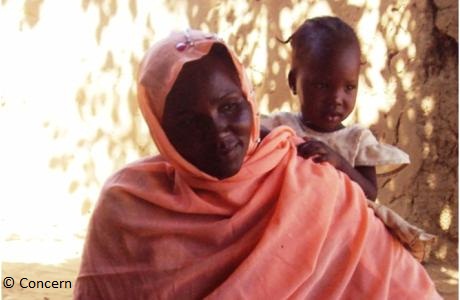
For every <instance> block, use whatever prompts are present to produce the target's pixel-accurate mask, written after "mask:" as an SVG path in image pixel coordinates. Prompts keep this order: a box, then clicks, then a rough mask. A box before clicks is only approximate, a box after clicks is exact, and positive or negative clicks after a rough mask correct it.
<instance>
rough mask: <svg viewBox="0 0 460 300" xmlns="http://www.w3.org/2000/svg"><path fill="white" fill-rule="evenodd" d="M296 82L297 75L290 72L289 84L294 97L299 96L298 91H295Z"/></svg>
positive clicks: (292, 71)
mask: <svg viewBox="0 0 460 300" xmlns="http://www.w3.org/2000/svg"><path fill="white" fill-rule="evenodd" d="M295 82H296V74H295V71H294V70H290V71H289V74H288V84H289V88H290V89H291V91H292V93H293V94H294V95H297V91H296V89H295Z"/></svg>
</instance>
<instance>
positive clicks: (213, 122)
mask: <svg viewBox="0 0 460 300" xmlns="http://www.w3.org/2000/svg"><path fill="white" fill-rule="evenodd" d="M161 124H162V127H163V129H164V131H165V133H166V135H167V136H168V138H169V140H170V142H171V144H172V145H173V146H174V147H175V148H176V150H177V151H178V152H179V154H180V155H181V156H182V157H184V158H185V159H186V160H187V161H188V162H190V163H191V164H193V165H194V166H195V167H197V168H198V169H200V170H201V171H203V172H205V173H207V174H209V175H212V176H214V177H217V178H219V179H223V178H227V177H230V176H232V175H235V174H236V173H237V172H238V171H239V170H240V168H241V165H242V163H243V159H244V156H245V155H246V151H247V149H248V145H249V139H250V134H251V129H252V126H253V121H252V111H251V106H250V104H249V103H248V101H247V100H246V97H245V96H244V95H243V91H242V89H241V85H240V82H239V79H238V75H237V74H236V71H235V70H234V68H233V67H232V66H229V65H228V64H225V63H224V62H223V61H222V60H219V59H216V58H213V57H212V56H206V57H204V58H202V59H200V60H198V61H195V62H192V63H188V64H186V65H184V67H183V69H182V70H181V72H180V74H179V77H178V79H177V81H176V82H175V84H174V86H173V88H172V90H171V92H170V93H169V94H168V97H167V100H166V104H165V108H164V112H163V119H162V122H161Z"/></svg>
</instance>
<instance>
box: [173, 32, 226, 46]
mask: <svg viewBox="0 0 460 300" xmlns="http://www.w3.org/2000/svg"><path fill="white" fill-rule="evenodd" d="M184 36H185V42H179V43H177V44H176V50H177V51H179V52H182V51H185V50H186V49H187V48H189V47H194V46H195V41H194V40H192V38H191V37H190V29H186V30H185V31H184ZM204 38H205V39H207V40H211V39H216V40H220V39H219V38H217V36H216V35H215V34H212V33H208V34H205V36H204Z"/></svg>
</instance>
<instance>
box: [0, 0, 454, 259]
mask: <svg viewBox="0 0 460 300" xmlns="http://www.w3.org/2000/svg"><path fill="white" fill-rule="evenodd" d="M457 5H458V4H457ZM325 14H333V15H337V16H339V17H341V18H342V19H344V20H345V21H346V22H348V23H349V24H350V25H352V26H353V27H354V28H356V31H357V33H358V35H359V38H360V41H361V44H362V49H363V51H362V52H363V55H362V60H363V67H362V72H361V78H360V88H359V95H358V102H357V108H356V109H355V111H354V113H353V114H352V115H351V116H350V117H349V119H348V120H347V122H348V123H352V122H359V123H361V124H363V125H365V126H371V128H372V130H373V131H374V132H375V133H376V135H377V137H378V138H379V139H380V140H382V141H384V142H387V143H390V144H394V145H397V146H398V147H400V148H402V149H403V150H405V151H407V152H408V153H409V154H410V156H411V160H412V162H411V164H410V165H409V166H408V167H407V168H405V169H404V170H403V171H401V172H400V173H398V174H397V175H395V176H392V177H386V178H381V179H379V186H380V192H379V200H380V201H381V202H383V203H386V204H388V205H390V206H391V207H393V208H395V209H396V210H397V211H398V212H399V213H400V214H402V215H403V216H404V217H407V218H408V219H410V220H411V221H412V222H415V223H416V224H418V225H420V226H423V227H425V228H426V229H428V230H429V231H431V232H434V233H436V234H438V235H439V236H440V243H439V245H438V247H437V248H436V249H435V250H436V251H435V252H434V256H435V257H436V258H438V259H447V258H449V257H450V256H456V247H455V245H453V244H452V241H455V240H456V238H457V231H458V229H457V220H458V216H457V196H458V195H457V194H458V191H457V188H456V185H455V184H456V182H457V175H456V174H457V152H458V149H457V126H458V124H457V115H458V113H457V106H456V105H457V103H456V99H457V98H458V93H457V87H458V84H457V80H458V75H457V72H456V70H458V63H457V60H456V59H457V58H458V56H457V57H456V56H455V54H454V52H455V51H458V42H457V41H456V37H455V36H453V35H452V34H453V33H452V32H454V33H455V32H456V31H455V30H453V31H452V28H453V27H455V26H454V25H452V24H450V23H445V22H444V23H442V22H440V21H439V18H438V14H441V13H439V12H438V11H437V7H436V5H434V4H433V1H431V0H427V1H415V0H412V1H406V0H404V1H402V0H401V1H389V0H380V1H371V0H348V1H326V0H323V1H321V0H319V1H297V0H287V1H275V0H267V1H242V0H235V1H217V0H214V1H211V0H210V1H202V0H190V1H185V0H179V1H173V0H163V1H147V0H129V1H119V0H81V1H60V0H22V1H17V0H1V2H0V35H1V36H2V37H3V38H4V40H5V41H8V42H7V43H4V44H3V45H2V47H0V65H1V66H2V67H1V69H0V126H1V127H2V128H3V129H4V130H2V131H1V132H0V139H1V140H2V142H3V143H6V148H4V149H3V150H2V154H3V155H2V156H1V157H0V165H1V166H2V171H0V172H1V174H2V179H3V178H5V179H6V181H7V184H6V185H5V186H4V187H2V190H1V192H0V193H1V194H0V197H1V198H2V200H3V199H7V200H6V201H7V210H8V212H7V213H3V214H2V216H1V222H2V224H1V226H2V227H3V234H4V235H5V238H6V239H8V240H9V241H15V240H20V239H24V238H29V239H31V240H36V241H37V242H40V241H41V240H46V239H48V238H49V237H51V236H56V235H58V236H60V237H61V238H62V239H63V240H65V239H69V240H70V239H72V238H73V237H74V236H75V235H77V236H79V237H82V236H84V232H85V231H84V229H85V226H86V222H87V220H88V216H89V215H90V212H91V211H92V209H93V207H94V203H95V201H96V200H97V197H98V194H99V191H100V189H101V187H102V184H103V183H104V182H105V180H106V179H107V178H108V176H110V174H112V173H113V172H114V171H115V170H116V169H119V168H121V167H122V166H123V165H125V164H126V163H128V162H131V161H134V160H136V159H138V158H140V157H142V156H146V155H150V154H154V153H156V150H155V147H154V145H153V144H152V142H151V140H150V137H149V133H148V129H147V127H146V126H145V125H144V123H143V121H142V117H141V115H140V112H139V110H138V107H137V101H136V83H135V78H136V73H137V70H138V65H139V62H140V61H141V59H142V57H143V55H144V53H145V51H146V50H147V49H148V47H150V45H152V43H153V42H154V41H156V40H158V39H160V38H162V37H164V36H166V35H167V34H168V33H169V32H170V31H171V30H173V29H185V28H187V27H193V28H199V29H203V30H207V31H213V32H217V33H218V35H219V36H220V37H222V38H223V39H224V40H225V41H227V42H228V43H229V44H230V45H231V46H232V47H233V48H234V49H235V51H236V52H237V54H238V55H239V57H240V58H241V59H242V61H243V63H244V64H245V65H246V66H247V68H248V73H249V75H250V78H251V79H252V81H253V84H254V88H255V91H256V95H257V98H258V100H259V104H260V105H259V108H260V112H262V113H270V112H274V111H278V110H284V111H297V110H298V109H299V105H298V103H297V101H296V98H295V97H294V96H293V95H292V94H291V92H290V90H289V87H288V85H287V80H286V78H287V74H288V72H289V68H290V59H289V58H290V46H289V45H285V44H283V43H281V42H280V41H279V40H286V39H287V38H288V37H289V36H290V35H291V34H292V33H293V32H294V31H295V29H296V28H297V27H298V26H299V25H300V24H301V23H302V22H303V21H304V20H305V19H306V18H310V17H315V16H321V15H325ZM442 14H443V16H445V13H444V12H443V13H442ZM441 23H442V24H444V25H443V26H444V27H442V28H441V27H436V26H440V25H439V24H441ZM435 24H438V25H436V26H435ZM446 28H447V29H446ZM446 32H447V33H446ZM455 47H457V48H455ZM454 71H455V72H454ZM4 201H5V200H4ZM24 220H27V222H25V221H24ZM69 243H70V242H69ZM74 248H75V247H74ZM74 248H72V249H74ZM77 248H78V247H77ZM11 249H12V250H11ZM11 249H10V250H11V251H10V252H9V254H8V255H13V254H14V253H13V252H15V250H14V249H13V248H11ZM15 249H16V248H15ZM18 249H19V246H18ZM72 249H70V250H69V252H72V251H75V250H72ZM16 252H17V251H16ZM72 253H74V252H72ZM74 254H75V253H74ZM69 255H70V254H69ZM25 256H27V253H25V254H24V256H21V259H22V260H23V261H26V260H27V258H26V257H25Z"/></svg>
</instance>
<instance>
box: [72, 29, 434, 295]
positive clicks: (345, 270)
mask: <svg viewBox="0 0 460 300" xmlns="http://www.w3.org/2000/svg"><path fill="white" fill-rule="evenodd" d="M185 38H190V39H192V41H193V45H192V46H190V47H192V48H193V47H195V48H193V49H192V50H190V51H191V52H190V53H189V52H187V51H188V50H185V51H183V52H180V51H177V50H176V49H175V46H176V45H177V43H178V42H181V41H184V39H185ZM186 41H188V39H186ZM213 43H220V41H218V40H216V39H214V38H209V37H208V36H206V35H204V34H202V33H200V32H197V31H189V32H188V34H187V35H186V36H185V37H184V34H182V33H175V34H173V35H171V36H170V37H169V38H168V39H166V40H164V41H162V42H161V44H160V46H157V47H159V48H153V50H152V51H151V52H149V54H148V56H147V58H146V59H147V61H144V62H143V64H142V67H141V76H140V89H139V91H140V92H139V98H140V99H139V100H140V103H141V109H142V112H143V114H144V117H145V118H146V121H147V123H148V125H149V128H150V131H151V134H152V136H153V138H154V140H155V141H156V143H157V145H158V146H159V149H160V153H161V155H160V156H157V157H151V158H146V159H143V160H141V161H138V162H135V163H133V164H130V165H128V166H126V167H125V168H123V169H122V170H120V171H119V172H117V173H116V174H115V175H113V176H112V177H111V178H110V179H109V180H108V181H107V182H106V184H105V186H104V188H103V190H102V192H101V196H100V199H99V201H98V204H97V206H96V208H95V211H94V213H93V216H92V219H91V223H90V227H89V232H88V236H87V240H86V244H85V249H84V255H83V260H82V265H81V269H80V273H79V277H78V280H77V284H76V287H75V291H74V295H75V298H77V299H203V298H209V299H363V298H365V299H438V298H440V297H439V296H438V294H437V293H436V291H435V288H434V286H433V283H432V281H431V280H430V278H429V277H428V276H427V274H426V272H425V270H424V269H423V267H422V266H421V265H420V264H419V263H418V262H416V261H415V260H414V259H413V258H412V256H411V255H410V254H409V253H408V252H407V251H406V250H404V249H403V247H402V246H401V245H400V244H399V243H398V242H397V241H396V240H395V239H394V238H393V237H392V236H391V235H390V234H389V233H388V232H387V231H386V229H385V227H384V225H383V224H382V223H381V222H380V221H379V220H378V219H377V218H376V217H375V216H374V214H373V212H372V210H370V209H369V208H368V207H367V204H366V200H365V197H364V195H363V193H362V192H361V190H360V188H359V187H358V186H357V185H356V184H354V183H353V182H351V181H350V180H349V179H348V178H347V177H346V176H345V175H344V174H342V173H340V172H338V171H337V170H335V169H334V168H333V167H332V166H330V165H329V164H315V163H313V162H312V161H311V160H304V159H302V158H300V157H298V156H297V152H296V142H297V141H298V140H297V137H296V136H295V134H294V132H293V131H292V130H291V129H289V128H288V127H278V128H277V129H275V130H273V131H272V132H271V133H270V134H269V135H268V136H267V137H265V138H264V140H263V141H262V142H260V143H258V142H257V138H258V130H259V129H258V125H257V124H258V123H257V115H256V113H255V107H256V106H255V104H254V102H253V99H252V96H251V95H252V92H251V90H250V85H249V83H248V81H247V79H246V76H245V75H244V71H243V68H242V66H241V65H240V64H239V62H238V61H237V59H236V57H235V56H234V54H233V53H232V52H231V51H230V50H229V51H230V53H231V55H232V57H233V59H234V62H235V65H236V66H237V69H238V71H239V72H240V78H241V80H242V83H243V90H244V92H245V94H246V96H247V98H248V101H250V102H251V105H252V107H253V112H254V120H255V121H256V123H255V124H256V126H255V129H254V130H253V133H252V137H251V145H250V149H249V151H248V154H247V156H246V158H245V161H244V163H243V167H242V168H241V170H240V171H239V172H238V173H237V174H236V175H234V176H232V177H229V178H226V179H223V180H218V179H216V178H214V177H212V176H210V175H207V174H204V173H202V172H201V171H200V170H198V169H196V168H195V167H194V166H192V165H191V164H189V163H187V162H186V161H185V160H184V159H183V158H181V157H180V155H179V154H178V153H177V152H176V151H175V150H174V148H173V147H172V146H171V144H170V143H169V141H168V140H167V137H166V136H165V135H164V132H163V131H162V129H161V127H160V125H159V124H160V121H159V120H161V107H164V101H165V99H164V98H165V97H166V95H167V92H163V93H160V94H161V95H163V96H161V97H163V98H161V97H160V98H155V96H154V95H155V93H154V92H150V91H149V89H150V88H149V87H148V86H146V85H145V84H144V83H143V82H147V81H146V80H145V77H143V75H142V74H149V75H148V76H150V78H149V80H150V81H151V80H153V81H154V82H155V84H154V86H156V87H159V86H160V87H162V86H169V88H170V87H171V86H172V84H171V83H170V82H168V83H167V84H166V83H164V82H163V84H162V81H164V80H168V81H170V80H172V81H174V80H175V79H176V77H177V74H178V72H179V71H180V67H181V66H182V65H183V64H185V63H186V62H187V61H193V60H196V59H199V58H200V57H202V56H203V55H205V54H206V53H207V51H209V49H210V46H209V45H212V44H213ZM155 49H156V50H155ZM158 49H160V50H161V51H160V50H158ZM165 49H166V50H168V51H166V50H165ZM203 49H204V50H203ZM200 51H201V52H200ZM197 52H198V54H197ZM171 53H172V54H171ZM171 55H172V56H174V55H176V56H178V57H180V58H181V59H180V60H178V59H177V58H174V57H173V58H171V57H170V56H171ZM150 60H159V61H161V62H162V63H161V65H159V66H158V65H157V66H156V67H152V64H151V62H150ZM145 68H147V70H146V69H145ZM158 68H159V69H158ZM161 68H167V69H168V70H176V71H174V72H175V73H174V72H173V71H171V72H169V71H168V72H161V71H162V70H161ZM152 74H158V75H156V76H154V75H152ZM161 74H168V76H164V75H161ZM152 76H153V77H152ZM152 97H153V98H152Z"/></svg>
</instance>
